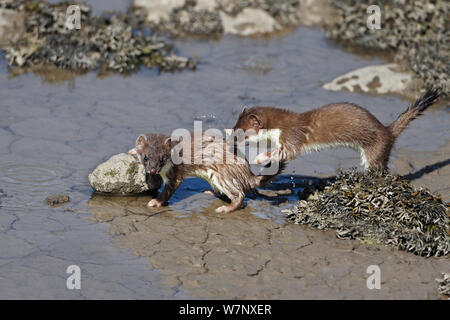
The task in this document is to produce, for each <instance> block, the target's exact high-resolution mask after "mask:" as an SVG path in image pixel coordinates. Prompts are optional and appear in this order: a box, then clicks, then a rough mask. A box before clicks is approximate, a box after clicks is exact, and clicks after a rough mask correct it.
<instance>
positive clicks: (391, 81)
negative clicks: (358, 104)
mask: <svg viewBox="0 0 450 320" xmlns="http://www.w3.org/2000/svg"><path fill="white" fill-rule="evenodd" d="M411 81H412V74H411V73H408V72H403V71H401V69H400V67H399V66H398V65H396V64H384V65H379V66H368V67H364V68H360V69H357V70H354V71H351V72H349V73H346V74H344V75H343V76H340V77H337V78H336V79H334V80H333V81H331V82H329V83H327V84H325V85H324V86H323V88H324V89H328V90H333V91H339V90H348V91H350V92H354V91H358V92H364V93H371V94H386V93H403V92H404V91H405V90H406V89H407V88H408V86H409V85H410V83H411Z"/></svg>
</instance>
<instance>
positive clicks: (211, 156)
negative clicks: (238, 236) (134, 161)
mask: <svg viewBox="0 0 450 320" xmlns="http://www.w3.org/2000/svg"><path fill="white" fill-rule="evenodd" d="M189 138H190V140H191V142H190V147H191V152H190V153H191V155H190V159H187V161H184V162H183V163H181V164H174V163H173V161H172V156H173V154H174V153H175V152H179V151H176V150H175V147H176V146H177V145H178V144H179V143H182V142H180V141H172V139H171V138H170V137H169V136H166V135H163V134H142V135H140V136H139V137H138V138H137V140H136V148H134V149H131V150H130V151H129V153H130V154H135V155H137V157H138V158H139V159H140V161H141V163H142V164H143V165H144V167H145V169H146V171H147V172H148V173H151V174H159V175H161V177H162V178H163V181H164V188H163V190H162V192H161V193H160V194H159V196H158V197H157V198H155V199H152V200H151V201H150V202H149V203H148V204H147V206H148V207H160V206H162V205H167V202H168V200H169V199H170V197H171V196H172V194H173V193H174V192H175V190H177V188H178V187H179V185H180V184H181V182H182V181H183V180H184V179H185V178H186V177H188V176H193V177H199V178H202V179H204V180H206V181H207V182H208V183H209V184H210V185H211V187H212V188H213V189H214V191H215V192H217V193H219V194H222V195H225V196H226V197H227V198H228V199H230V200H231V203H230V204H229V205H224V206H221V207H219V208H217V209H216V212H219V213H228V212H231V211H234V210H237V209H239V208H241V207H242V205H243V202H244V197H245V192H248V191H251V190H253V189H254V188H256V187H260V186H264V185H265V184H267V183H268V182H270V181H271V180H272V179H273V178H274V177H275V176H276V175H277V174H279V173H281V171H282V170H283V168H284V165H283V164H281V165H280V166H279V167H278V171H277V172H276V173H275V174H273V175H260V176H256V175H254V174H253V173H252V172H251V170H250V166H249V164H248V162H247V160H245V159H244V158H241V157H238V156H236V155H235V154H234V153H233V152H231V151H229V148H228V146H227V144H226V142H225V141H224V140H223V139H220V140H219V141H217V139H214V138H213V137H208V136H205V135H203V137H202V135H201V134H200V137H197V135H194V134H190V136H189ZM199 139H201V140H199ZM195 142H198V143H199V144H197V146H200V147H201V150H200V152H199V150H197V151H196V150H195V149H194V143H195ZM182 152H183V150H182V151H181V153H180V152H179V155H180V156H183V155H182ZM187 158H189V157H188V156H187Z"/></svg>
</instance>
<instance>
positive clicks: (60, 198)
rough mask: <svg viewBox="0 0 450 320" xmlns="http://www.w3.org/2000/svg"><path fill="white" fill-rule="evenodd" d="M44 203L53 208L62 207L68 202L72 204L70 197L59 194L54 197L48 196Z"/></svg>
mask: <svg viewBox="0 0 450 320" xmlns="http://www.w3.org/2000/svg"><path fill="white" fill-rule="evenodd" d="M44 202H45V203H46V204H48V205H49V206H51V207H56V206H59V205H62V204H64V203H66V202H70V197H69V196H68V195H66V194H57V195H54V196H48V197H47V198H45V200H44Z"/></svg>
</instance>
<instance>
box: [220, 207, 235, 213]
mask: <svg viewBox="0 0 450 320" xmlns="http://www.w3.org/2000/svg"><path fill="white" fill-rule="evenodd" d="M231 211H233V210H232V209H230V207H229V206H221V207H218V208H217V209H216V212H217V213H229V212H231Z"/></svg>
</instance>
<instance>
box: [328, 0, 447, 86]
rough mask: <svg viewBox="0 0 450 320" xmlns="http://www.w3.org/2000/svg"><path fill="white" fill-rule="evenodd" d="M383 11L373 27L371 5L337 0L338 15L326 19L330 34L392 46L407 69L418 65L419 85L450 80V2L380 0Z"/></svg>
mask: <svg viewBox="0 0 450 320" xmlns="http://www.w3.org/2000/svg"><path fill="white" fill-rule="evenodd" d="M371 4H372V5H378V6H379V8H380V13H381V20H380V21H381V25H380V29H373V30H371V29H369V28H368V27H367V20H368V17H369V14H368V13H367V11H366V9H367V5H361V4H360V2H359V1H354V0H352V1H347V0H345V1H343V0H331V1H330V6H331V8H332V10H333V13H334V14H333V15H334V19H333V20H332V21H331V23H329V24H327V25H326V28H327V30H328V32H327V36H328V37H329V38H330V39H333V40H337V41H341V42H343V43H347V44H352V45H356V46H359V47H362V48H364V49H366V50H373V51H374V53H377V52H378V53H380V52H388V53H390V52H391V53H392V54H393V55H394V60H395V61H396V62H398V63H399V64H401V65H402V66H403V67H404V68H405V70H409V71H412V72H413V74H414V75H415V77H416V78H418V79H419V80H421V81H419V82H418V83H416V87H414V84H411V85H412V86H413V88H412V90H414V89H421V88H420V87H417V86H423V84H422V83H421V82H423V83H424V86H426V87H437V86H439V87H442V88H444V91H445V92H446V93H447V94H448V93H449V90H450V84H449V79H448V74H449V64H448V61H449V58H450V43H449V41H448V36H449V34H448V30H449V29H448V26H449V16H450V3H449V2H448V1H445V0H437V1H404V0H389V1H375V2H373V3H371Z"/></svg>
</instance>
